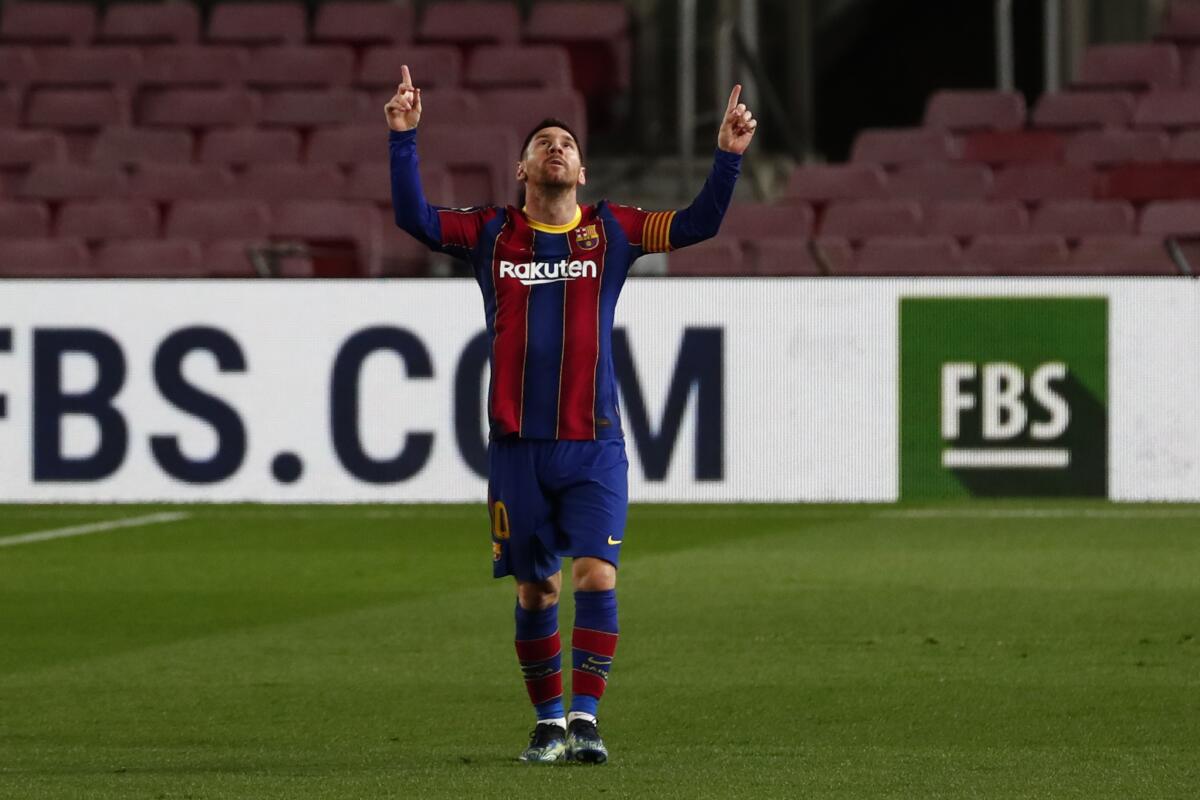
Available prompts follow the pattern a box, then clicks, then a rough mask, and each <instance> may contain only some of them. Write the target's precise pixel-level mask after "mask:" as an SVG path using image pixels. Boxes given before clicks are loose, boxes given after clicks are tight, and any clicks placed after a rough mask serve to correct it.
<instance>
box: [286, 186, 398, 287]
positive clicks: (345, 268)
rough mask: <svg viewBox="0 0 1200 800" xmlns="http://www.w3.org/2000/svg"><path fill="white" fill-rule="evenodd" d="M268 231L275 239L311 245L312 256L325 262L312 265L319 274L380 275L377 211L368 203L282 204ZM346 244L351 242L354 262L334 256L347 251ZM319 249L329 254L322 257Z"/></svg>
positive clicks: (310, 202) (380, 238)
mask: <svg viewBox="0 0 1200 800" xmlns="http://www.w3.org/2000/svg"><path fill="white" fill-rule="evenodd" d="M271 230H272V234H273V236H274V237H275V238H277V239H284V240H295V241H301V242H304V243H306V244H308V245H309V246H310V247H312V248H314V259H315V260H317V261H318V262H324V263H327V264H328V266H326V267H322V266H321V264H320V263H318V264H317V265H315V266H314V269H315V270H316V271H317V272H318V274H325V275H327V276H334V275H353V274H358V275H366V276H374V275H378V274H380V270H381V268H382V265H381V263H380V243H381V240H382V231H381V230H380V219H379V212H378V211H377V210H376V209H375V208H374V207H373V206H371V205H369V204H367V203H362V204H358V203H346V202H339V201H309V202H292V203H282V204H280V205H277V206H275V208H274V221H273V223H272V225H271ZM347 244H353V246H354V251H355V253H356V256H357V263H354V262H353V261H348V260H347V259H345V258H338V257H337V254H338V253H339V252H342V251H344V252H346V253H347V255H348V254H349V250H348V248H347ZM322 251H324V252H326V253H329V254H330V256H329V257H325V256H321V252H322ZM339 261H340V262H341V263H338V262H339Z"/></svg>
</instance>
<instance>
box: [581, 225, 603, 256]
mask: <svg viewBox="0 0 1200 800" xmlns="http://www.w3.org/2000/svg"><path fill="white" fill-rule="evenodd" d="M575 244H577V245H579V248H580V249H581V250H591V249H592V248H593V247H595V246H596V245H598V244H600V234H599V233H597V232H596V226H595V225H594V224H593V225H584V226H583V227H580V228H576V229H575Z"/></svg>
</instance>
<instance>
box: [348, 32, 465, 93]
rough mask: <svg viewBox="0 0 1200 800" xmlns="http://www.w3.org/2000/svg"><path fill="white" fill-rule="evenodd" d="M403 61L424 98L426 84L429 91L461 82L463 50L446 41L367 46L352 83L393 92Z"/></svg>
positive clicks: (455, 85)
mask: <svg viewBox="0 0 1200 800" xmlns="http://www.w3.org/2000/svg"><path fill="white" fill-rule="evenodd" d="M403 64H407V65H408V69H409V71H410V72H411V73H412V76H413V80H414V81H415V82H416V83H417V84H418V85H419V86H420V87H421V97H422V101H423V102H424V100H425V98H426V96H427V95H428V93H429V92H427V91H426V87H429V91H432V90H434V89H445V88H454V87H457V86H458V85H459V84H461V83H462V72H463V67H462V54H461V53H459V52H458V49H457V48H455V47H451V46H449V45H437V44H431V45H406V46H404V47H371V48H369V49H368V50H367V51H366V52H365V53H363V57H362V64H361V65H359V69H358V77H357V78H356V79H355V84H356V85H358V86H362V87H364V88H367V89H386V90H388V91H389V92H395V91H396V85H397V84H398V83H400V67H401V65H403ZM389 96H390V95H389Z"/></svg>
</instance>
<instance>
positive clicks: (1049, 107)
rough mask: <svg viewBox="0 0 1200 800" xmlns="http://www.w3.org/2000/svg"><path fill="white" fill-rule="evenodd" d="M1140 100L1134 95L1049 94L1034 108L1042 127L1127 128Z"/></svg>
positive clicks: (1035, 115) (1039, 99)
mask: <svg viewBox="0 0 1200 800" xmlns="http://www.w3.org/2000/svg"><path fill="white" fill-rule="evenodd" d="M1136 106H1137V100H1136V98H1135V96H1134V95H1133V94H1132V93H1131V92H1101V91H1096V92H1046V93H1045V94H1043V95H1042V96H1041V97H1039V98H1038V101H1037V104H1036V105H1035V106H1034V108H1033V124H1034V126H1035V127H1038V128H1055V129H1064V128H1065V129H1070V130H1075V129H1079V128H1126V127H1128V126H1129V124H1130V123H1131V122H1133V111H1134V109H1135V108H1136Z"/></svg>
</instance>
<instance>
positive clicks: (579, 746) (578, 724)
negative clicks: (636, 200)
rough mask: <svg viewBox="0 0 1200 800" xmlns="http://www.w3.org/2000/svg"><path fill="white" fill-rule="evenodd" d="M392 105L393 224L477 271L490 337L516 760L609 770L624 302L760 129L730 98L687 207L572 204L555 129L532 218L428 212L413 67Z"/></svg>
mask: <svg viewBox="0 0 1200 800" xmlns="http://www.w3.org/2000/svg"><path fill="white" fill-rule="evenodd" d="M401 75H402V77H403V82H402V83H401V84H400V85H399V87H398V88H397V89H396V94H395V96H394V97H392V99H391V100H390V101H388V103H387V105H386V106H385V113H386V115H387V121H388V126H389V127H390V128H391V133H390V134H389V140H390V150H391V173H392V204H393V207H394V210H395V214H396V224H397V225H398V226H400V227H401V228H403V229H404V230H405V231H407V232H408V233H410V234H412V235H413V236H414V237H416V238H417V239H418V240H420V241H421V242H423V243H425V244H426V245H427V246H429V247H430V248H431V249H433V250H436V251H439V252H446V253H451V254H453V255H456V256H459V257H461V258H463V259H465V260H466V261H468V262H469V263H470V265H471V266H472V268H473V269H474V273H475V279H476V280H477V281H478V283H479V287H480V289H481V290H482V292H483V305H484V313H485V316H486V318H487V331H488V335H489V337H490V338H491V359H490V363H491V385H490V387H489V391H488V418H489V423H490V427H491V437H490V438H491V441H490V444H489V446H488V467H489V470H488V471H489V481H488V507H489V511H490V516H491V527H492V561H493V573H494V575H495V576H496V577H503V576H505V575H512V576H514V577H515V578H516V582H517V605H516V649H517V659H518V660H519V662H520V665H521V671H522V673H523V675H524V678H525V686H526V689H527V690H528V692H529V698H530V700H531V701H532V703H533V707H534V710H535V712H536V714H537V724H536V726H535V728H534V731H533V733H532V734H531V736H530V742H529V745H528V747H526V749H525V751H524V752H523V753H522V754H521V756H520V759H521V760H522V761H528V762H552V761H559V760H561V759H564V758H566V759H568V760H573V761H580V762H585V763H592V764H602V763H604V762H605V761H607V760H608V750H607V749H606V748H605V745H604V742H603V740H602V739H601V738H600V734H599V731H598V729H597V726H596V714H597V709H598V706H599V702H600V698H601V696H602V695H603V694H604V689H605V686H606V685H607V682H608V674H609V669H610V667H611V665H612V661H613V656H614V654H615V653H616V649H617V598H616V583H617V565H618V557H619V555H620V550H621V542H622V541H623V540H624V538H625V515H626V507H627V505H628V479H627V472H628V466H629V464H628V461H627V460H626V458H625V440H624V438H623V433H622V431H621V417H620V413H619V412H618V410H617V382H616V376H615V373H614V371H613V362H612V346H611V338H612V326H613V314H614V311H615V308H616V304H617V296H618V295H619V294H620V292H621V287H622V286H623V285H624V283H625V277H626V275H628V273H629V267H630V265H632V264H633V262H634V260H635V259H637V258H638V257H639V256H641V255H642V254H644V253H663V252H667V251H669V250H672V249H675V248H678V247H685V246H687V245H690V244H695V243H696V242H700V241H703V240H704V239H708V238H710V237H712V236H714V235H716V233H717V230H718V228H719V227H720V225H721V218H722V217H723V216H724V214H725V209H726V208H727V207H728V206H729V200H730V197H731V196H732V194H733V187H734V183H735V182H736V181H737V176H738V172H739V170H740V166H741V155H742V153H744V152H745V151H746V148H747V147H748V146H749V145H750V140H751V139H752V138H753V136H754V129H755V127H756V126H757V125H758V122H757V120H755V119H754V118H753V117H752V116H751V114H750V112H749V111H748V110H747V109H746V106H745V105H743V104H741V103H739V102H738V98H739V96H740V94H741V90H742V87H741V86H735V87H734V88H733V92H732V93H731V94H730V96H729V104H728V106H727V107H726V109H725V116H724V118H723V119H722V121H721V127H720V131H719V132H718V134H717V151H716V155H715V159H714V163H713V168H712V172H711V173H710V174H709V176H708V180H707V181H705V183H704V188H703V189H701V191H700V194H699V195H698V196H697V197H696V199H695V200H694V201H693V202H692V204H691V205H690V206H688V207H687V208H685V209H682V210H680V211H659V212H646V211H642V210H641V209H639V208H631V207H628V206H619V205H614V204H611V203H608V202H607V201H600V202H599V203H597V204H595V205H585V206H581V205H579V202H578V200H577V199H576V192H577V190H578V188H579V187H580V186H583V185H584V183H585V181H586V174H585V170H584V167H583V162H582V154H581V153H580V151H579V141H578V138H577V137H576V136H575V133H574V132H573V131H572V130H571V129H570V127H569V126H568V125H567V124H566V123H564V122H562V121H560V120H556V119H546V120H544V121H543V122H541V123H539V124H538V125H537V126H536V127H535V128H534V129H533V130H532V131H530V133H529V135H528V136H527V137H525V143H524V145H523V147H522V148H521V153H520V159H519V160H518V161H517V164H516V177H517V180H518V181H520V182H521V183H522V184H524V186H525V205H524V207H523V208H521V209H517V208H515V207H513V206H508V207H504V208H501V207H498V206H487V207H480V208H465V209H451V208H437V207H434V206H431V205H429V204H428V203H427V202H426V201H425V196H424V193H423V191H422V189H421V182H420V179H419V176H418V173H417V152H416V138H417V126H418V123H419V122H420V121H421V112H422V106H421V90H420V89H418V88H416V87H415V86H414V85H413V82H412V78H411V76H410V75H409V71H408V67H407V66H405V67H403V68H402V72H401ZM563 556H569V557H570V558H571V559H572V564H571V578H572V583H573V585H574V589H575V624H574V628H573V630H572V634H571V651H572V652H571V664H572V673H571V676H572V677H571V689H572V697H571V705H570V710H569V712H568V711H567V710H566V709H565V708H564V706H563V680H562V647H561V639H560V637H559V632H558V597H559V591H560V589H561V586H562V568H561V564H562V562H561V558H562V557H563Z"/></svg>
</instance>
